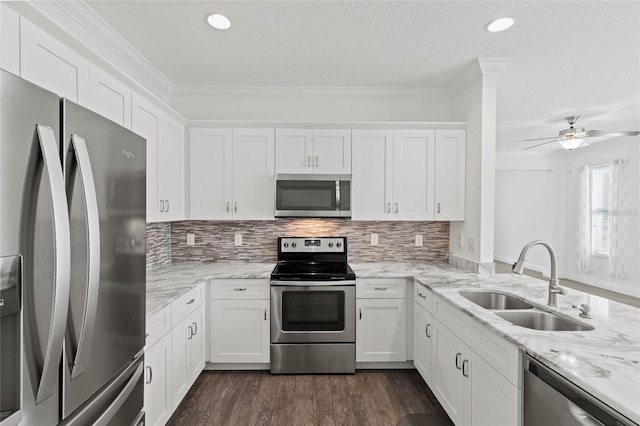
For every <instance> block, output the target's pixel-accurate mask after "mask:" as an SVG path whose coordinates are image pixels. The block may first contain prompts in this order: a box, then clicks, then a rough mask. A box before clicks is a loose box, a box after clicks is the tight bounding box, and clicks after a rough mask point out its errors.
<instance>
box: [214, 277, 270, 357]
mask: <svg viewBox="0 0 640 426" xmlns="http://www.w3.org/2000/svg"><path fill="white" fill-rule="evenodd" d="M269 291H270V284H269V280H268V279H229V280H211V281H210V284H209V296H210V300H209V308H208V309H209V361H210V362H213V363H226V364H248V363H255V364H258V363H259V364H263V363H268V362H269V359H270V355H271V354H270V349H271V326H270V324H271V312H270V306H269V305H270V303H271V302H270V294H269Z"/></svg>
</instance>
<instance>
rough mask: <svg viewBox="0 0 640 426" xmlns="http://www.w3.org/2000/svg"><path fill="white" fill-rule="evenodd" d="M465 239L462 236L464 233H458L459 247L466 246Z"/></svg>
mask: <svg viewBox="0 0 640 426" xmlns="http://www.w3.org/2000/svg"><path fill="white" fill-rule="evenodd" d="M463 241H464V239H463V238H462V235H458V247H460V248H462V246H464V242H463Z"/></svg>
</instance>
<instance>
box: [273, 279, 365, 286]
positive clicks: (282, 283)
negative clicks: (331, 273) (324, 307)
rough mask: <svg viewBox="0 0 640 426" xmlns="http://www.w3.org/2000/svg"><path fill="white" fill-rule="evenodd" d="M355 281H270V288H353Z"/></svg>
mask: <svg viewBox="0 0 640 426" xmlns="http://www.w3.org/2000/svg"><path fill="white" fill-rule="evenodd" d="M355 285H356V281H355V280H332V281H302V280H295V281H275V280H274V281H271V286H272V287H273V286H283V287H321V286H322V287H333V286H355Z"/></svg>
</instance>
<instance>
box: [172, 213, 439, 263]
mask: <svg viewBox="0 0 640 426" xmlns="http://www.w3.org/2000/svg"><path fill="white" fill-rule="evenodd" d="M187 233H191V234H195V245H193V246H187ZM236 233H240V234H242V240H243V241H242V246H239V247H236V246H234V235H235V234H236ZM371 233H375V234H378V245H377V246H372V245H371ZM416 234H421V235H422V236H423V246H422V247H416V246H415V236H416ZM281 236H292V237H298V236H305V237H306V236H310V237H320V236H346V237H347V241H348V257H349V261H350V262H382V261H384V262H446V261H447V256H448V252H449V222H356V221H351V220H344V219H277V220H274V221H242V222H212V221H184V222H172V223H171V249H170V253H171V254H170V255H171V261H173V262H179V261H213V262H218V261H227V262H228V261H248V262H275V261H276V260H277V256H278V252H277V238H278V237H281ZM162 253H163V254H164V251H162ZM163 261H164V260H163Z"/></svg>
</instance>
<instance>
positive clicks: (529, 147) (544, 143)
mask: <svg viewBox="0 0 640 426" xmlns="http://www.w3.org/2000/svg"><path fill="white" fill-rule="evenodd" d="M557 140H558V139H554V140H552V141H548V142H542V143H539V144H537V145H532V146H528V147H526V148H525V149H524V150H525V151H526V150H528V149H531V148H535V147H537V146H542V145H546V144H548V143H551V142H555V141H557Z"/></svg>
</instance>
